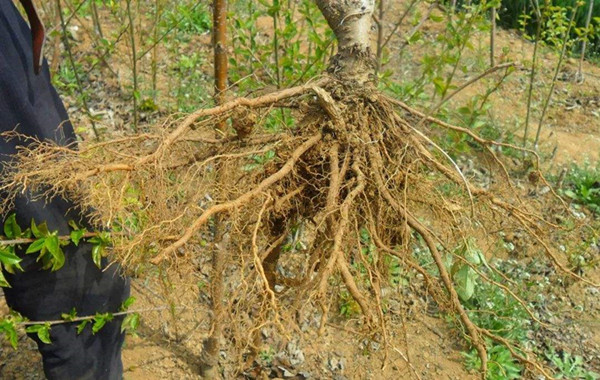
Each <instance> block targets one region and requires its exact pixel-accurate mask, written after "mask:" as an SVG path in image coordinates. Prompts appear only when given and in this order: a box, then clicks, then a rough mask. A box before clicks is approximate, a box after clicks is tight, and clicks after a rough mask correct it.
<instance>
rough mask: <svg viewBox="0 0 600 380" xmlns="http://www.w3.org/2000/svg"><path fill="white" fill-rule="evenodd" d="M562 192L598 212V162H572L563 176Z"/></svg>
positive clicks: (599, 170)
mask: <svg viewBox="0 0 600 380" xmlns="http://www.w3.org/2000/svg"><path fill="white" fill-rule="evenodd" d="M561 192H562V194H564V195H565V196H567V197H569V198H570V199H572V200H573V201H574V202H576V203H579V204H582V205H584V206H586V207H587V208H588V209H590V210H591V211H593V212H594V213H596V214H600V164H596V165H595V166H592V165H591V164H590V163H589V162H587V161H586V162H585V163H584V164H583V165H582V166H580V165H578V164H575V163H574V164H572V165H571V167H570V169H569V171H568V174H567V175H566V177H565V181H564V187H563V189H561Z"/></svg>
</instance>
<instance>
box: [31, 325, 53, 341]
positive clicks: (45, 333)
mask: <svg viewBox="0 0 600 380" xmlns="http://www.w3.org/2000/svg"><path fill="white" fill-rule="evenodd" d="M25 331H27V332H28V333H36V334H37V336H38V338H39V339H40V340H41V341H42V342H43V343H46V344H51V343H52V342H51V341H50V324H49V323H44V324H35V325H31V326H27V328H25Z"/></svg>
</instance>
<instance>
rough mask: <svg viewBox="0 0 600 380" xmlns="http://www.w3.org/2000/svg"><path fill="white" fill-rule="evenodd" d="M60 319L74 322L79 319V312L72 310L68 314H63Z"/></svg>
mask: <svg viewBox="0 0 600 380" xmlns="http://www.w3.org/2000/svg"><path fill="white" fill-rule="evenodd" d="M60 317H61V318H62V319H64V320H65V321H73V320H74V319H75V318H77V310H75V308H72V309H71V311H70V312H69V313H68V314H67V313H62V314H61V315H60Z"/></svg>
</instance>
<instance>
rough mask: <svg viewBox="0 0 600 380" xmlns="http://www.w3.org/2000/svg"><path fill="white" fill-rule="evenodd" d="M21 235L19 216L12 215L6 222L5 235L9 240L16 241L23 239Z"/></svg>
mask: <svg viewBox="0 0 600 380" xmlns="http://www.w3.org/2000/svg"><path fill="white" fill-rule="evenodd" d="M21 233H22V231H21V227H19V224H18V223H17V215H16V214H10V216H9V217H8V219H6V221H5V222H4V235H5V236H6V237H7V238H9V239H16V238H20V237H21Z"/></svg>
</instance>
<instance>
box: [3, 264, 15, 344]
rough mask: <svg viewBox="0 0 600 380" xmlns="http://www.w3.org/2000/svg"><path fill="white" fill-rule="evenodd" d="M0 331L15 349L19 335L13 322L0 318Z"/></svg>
mask: <svg viewBox="0 0 600 380" xmlns="http://www.w3.org/2000/svg"><path fill="white" fill-rule="evenodd" d="M0 273H1V272H0ZM0 331H1V332H4V335H5V336H6V339H8V341H9V342H10V345H11V346H12V347H13V348H14V349H15V350H16V349H17V343H18V341H19V337H18V335H17V328H16V324H15V322H14V321H12V320H6V319H5V320H0Z"/></svg>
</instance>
